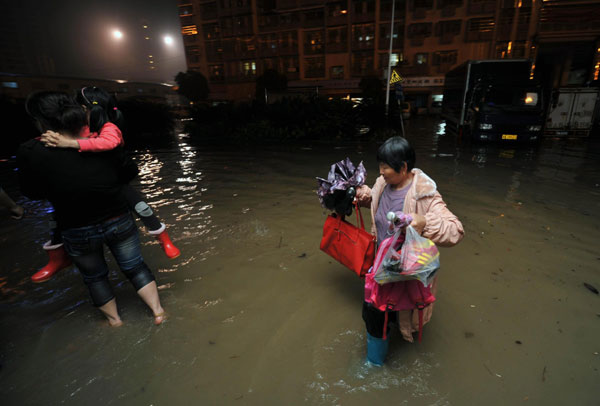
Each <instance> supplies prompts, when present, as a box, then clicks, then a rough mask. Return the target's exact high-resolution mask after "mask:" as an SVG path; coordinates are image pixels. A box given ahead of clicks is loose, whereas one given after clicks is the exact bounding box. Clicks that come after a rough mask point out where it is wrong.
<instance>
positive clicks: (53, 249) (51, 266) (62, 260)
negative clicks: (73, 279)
mask: <svg viewBox="0 0 600 406" xmlns="http://www.w3.org/2000/svg"><path fill="white" fill-rule="evenodd" d="M44 250H45V251H46V252H47V253H48V257H49V259H48V263H47V264H46V266H44V267H43V268H42V269H40V270H39V271H37V272H36V273H34V274H33V275H32V276H31V281H32V282H34V283H41V282H46V281H47V280H49V279H50V278H52V277H53V276H54V274H55V273H57V272H58V271H60V270H61V269H65V268H67V267H69V266H71V258H69V256H68V255H67V253H66V252H65V249H64V248H63V245H62V244H56V245H50V241H48V242H47V243H46V244H44Z"/></svg>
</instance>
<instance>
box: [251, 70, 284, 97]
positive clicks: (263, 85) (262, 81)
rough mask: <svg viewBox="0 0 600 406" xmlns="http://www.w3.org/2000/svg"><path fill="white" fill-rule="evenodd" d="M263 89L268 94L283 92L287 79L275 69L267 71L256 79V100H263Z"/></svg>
mask: <svg viewBox="0 0 600 406" xmlns="http://www.w3.org/2000/svg"><path fill="white" fill-rule="evenodd" d="M265 89H266V90H267V91H268V92H284V91H285V90H286V89H287V77H286V76H285V75H283V74H281V73H279V72H277V71H276V70H275V69H267V70H266V71H265V73H263V74H262V75H260V76H259V77H257V78H256V98H257V99H258V100H265Z"/></svg>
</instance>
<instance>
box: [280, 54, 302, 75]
mask: <svg viewBox="0 0 600 406" xmlns="http://www.w3.org/2000/svg"><path fill="white" fill-rule="evenodd" d="M281 67H282V68H283V71H284V72H286V73H288V74H295V73H296V74H297V73H298V72H299V71H300V69H299V68H300V60H299V59H298V57H297V56H289V57H283V58H281Z"/></svg>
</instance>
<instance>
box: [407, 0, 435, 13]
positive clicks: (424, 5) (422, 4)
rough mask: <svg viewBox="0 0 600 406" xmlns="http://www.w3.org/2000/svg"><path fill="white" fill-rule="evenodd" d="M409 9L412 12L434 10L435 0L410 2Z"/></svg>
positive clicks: (410, 0) (414, 0)
mask: <svg viewBox="0 0 600 406" xmlns="http://www.w3.org/2000/svg"><path fill="white" fill-rule="evenodd" d="M408 7H409V9H410V10H411V11H413V10H415V9H418V8H421V9H431V8H433V0H409V3H408Z"/></svg>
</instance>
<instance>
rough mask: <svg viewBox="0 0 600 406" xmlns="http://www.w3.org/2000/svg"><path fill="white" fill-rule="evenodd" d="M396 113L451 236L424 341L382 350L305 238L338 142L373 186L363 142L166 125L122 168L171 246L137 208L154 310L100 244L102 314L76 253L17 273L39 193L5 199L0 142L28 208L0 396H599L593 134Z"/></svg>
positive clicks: (356, 296)
mask: <svg viewBox="0 0 600 406" xmlns="http://www.w3.org/2000/svg"><path fill="white" fill-rule="evenodd" d="M406 128H407V135H408V136H407V138H408V139H409V141H410V142H411V143H412V144H413V146H414V147H415V149H416V152H417V163H416V166H417V167H419V168H421V169H423V170H424V171H425V172H426V173H427V174H428V175H429V176H431V177H432V178H433V179H434V180H435V181H436V183H437V185H438V189H439V191H440V192H441V193H442V195H443V197H444V200H445V201H446V203H447V204H448V206H449V208H450V210H452V211H453V212H454V213H455V214H456V215H457V216H458V217H459V218H460V219H461V221H462V223H463V225H464V228H465V238H464V240H463V241H462V242H461V243H460V244H459V245H457V246H456V247H453V248H442V249H441V250H440V251H441V265H442V268H441V270H440V272H439V284H438V294H437V303H436V304H435V307H436V310H435V312H434V316H433V319H432V321H431V322H430V323H429V324H428V325H427V326H426V327H425V329H424V334H423V342H422V343H415V344H409V343H407V342H405V341H403V340H402V339H401V337H400V334H399V332H397V331H396V332H395V334H392V337H391V344H390V352H389V354H388V358H387V363H386V365H385V366H384V367H382V368H377V367H371V366H369V365H366V364H365V358H366V337H365V336H366V331H365V327H364V323H363V321H362V318H361V307H362V300H363V283H362V281H361V280H360V279H359V278H357V277H356V276H355V275H354V274H353V273H352V272H351V271H349V270H347V269H345V268H344V267H343V266H342V265H339V264H337V263H336V262H335V261H334V260H332V259H330V258H329V257H328V256H326V255H325V254H324V253H322V252H321V251H320V250H319V242H320V238H321V233H322V227H323V223H324V221H325V215H326V212H325V211H324V210H323V209H322V208H321V207H320V205H319V201H318V198H317V196H316V193H315V192H316V188H317V183H316V181H315V177H316V176H326V175H327V172H328V171H329V166H330V165H331V164H332V163H333V162H335V161H338V160H341V159H343V158H345V157H349V158H350V159H351V160H352V161H353V162H355V163H358V162H359V161H360V160H364V164H365V167H366V169H367V174H368V178H367V183H368V184H369V185H372V184H373V183H374V182H375V179H376V176H377V174H378V172H377V171H378V167H377V162H376V157H375V155H376V150H377V147H378V145H379V144H378V143H360V142H356V143H344V144H342V143H340V145H339V146H337V147H334V146H331V145H329V146H318V145H315V144H306V145H297V146H289V145H280V146H272V147H270V148H267V149H262V150H261V149H256V150H255V149H252V148H247V147H234V146H231V147H229V148H226V147H211V146H206V145H204V144H203V143H202V142H201V141H200V140H198V139H192V138H190V137H189V136H188V135H186V134H175V135H174V136H173V143H172V146H171V147H169V148H163V149H152V150H145V149H138V150H137V151H136V153H135V159H136V161H137V163H138V165H139V167H140V170H141V174H140V177H139V180H138V181H136V182H135V185H136V187H138V189H139V190H140V191H142V192H144V193H145V194H146V195H147V197H148V202H149V203H150V205H151V206H152V207H154V208H155V209H156V210H157V211H158V214H159V216H160V217H161V219H162V220H163V221H164V222H166V223H167V224H168V226H169V230H170V234H171V237H172V238H173V240H174V241H175V243H176V244H177V245H178V246H179V248H181V250H182V255H181V256H180V257H179V258H177V259H175V260H169V259H167V258H166V257H165V256H164V254H163V253H162V251H161V249H160V247H159V246H158V243H157V242H156V241H155V240H154V239H152V238H151V237H150V236H149V235H148V234H147V233H145V232H144V230H143V228H142V227H141V223H140V222H139V221H138V225H139V226H140V233H141V238H142V244H143V247H142V251H143V255H144V257H145V259H146V262H147V263H148V265H149V266H150V268H151V269H153V270H154V271H155V275H156V278H157V283H158V285H159V289H160V294H161V300H162V303H163V306H164V307H165V310H166V311H167V312H168V313H169V315H170V319H169V320H168V322H167V323H165V324H164V325H162V326H159V327H156V326H154V325H153V324H152V320H153V319H152V317H151V314H150V312H149V311H148V310H147V308H146V307H145V306H144V305H143V303H142V302H141V301H140V300H139V298H138V297H137V295H136V294H135V292H134V291H133V289H132V287H131V285H130V284H129V282H127V281H126V280H125V278H124V276H123V275H122V274H121V273H120V272H119V271H118V270H117V269H116V266H115V263H114V261H112V257H110V259H111V261H112V262H110V263H109V266H110V267H111V280H112V283H113V286H115V293H116V297H117V303H118V305H119V310H120V312H121V316H122V318H123V321H124V323H125V324H124V326H123V327H121V328H118V329H111V328H109V327H108V326H107V325H106V322H105V321H104V319H103V317H102V316H101V314H100V312H99V311H98V310H97V309H95V308H94V307H93V306H92V305H91V303H90V299H89V295H88V291H87V288H86V287H85V286H84V284H83V282H82V279H81V276H80V275H79V274H78V272H77V270H76V269H74V268H71V269H68V270H65V271H62V272H61V273H59V274H58V275H57V276H56V277H55V278H54V279H52V280H51V281H49V282H47V283H43V284H32V283H31V282H30V281H29V277H30V276H31V274H32V273H33V272H34V271H35V269H36V268H39V267H41V266H42V265H44V264H45V261H46V258H45V253H44V252H43V250H42V249H41V245H42V244H43V242H44V241H46V240H47V236H48V228H47V221H48V219H49V214H48V213H47V211H48V209H49V206H48V205H47V204H45V203H40V202H31V201H27V200H25V199H23V198H21V197H20V195H19V194H18V188H17V186H16V179H15V178H16V174H15V173H14V172H13V168H14V165H15V163H14V160H9V161H7V162H0V184H1V185H2V186H3V187H4V188H5V189H6V190H7V192H8V193H9V194H11V195H12V196H14V197H16V198H19V200H20V202H21V203H22V204H24V206H25V208H26V211H27V217H26V218H25V219H23V220H22V221H20V222H18V221H14V220H11V219H10V218H8V216H6V215H4V216H2V217H1V218H0V252H1V255H2V261H1V264H0V267H1V268H0V294H1V296H0V317H1V319H0V364H1V365H0V399H2V405H3V406H9V405H61V404H66V405H84V404H91V405H155V406H158V405H188V404H202V405H230V404H231V405H235V404H240V405H297V404H315V405H367V404H394V405H399V404H400V405H404V404H406V405H469V404H482V405H483V404H485V405H514V404H525V405H526V404H534V405H566V404H573V405H598V404H599V402H600V385H598V383H599V382H600V371H599V369H600V355H598V353H599V352H600V296H599V295H597V294H594V293H593V292H591V291H590V290H589V289H587V288H586V287H585V286H584V283H588V284H590V285H592V286H595V287H596V288H598V289H600V272H599V269H600V248H599V247H600V244H599V243H598V241H600V214H599V212H600V142H599V140H598V139H596V140H568V141H565V140H550V139H548V140H544V141H543V143H542V144H541V145H539V146H537V147H518V148H513V147H506V146H505V147H497V146H485V145H484V146H470V145H466V146H457V145H456V143H455V141H454V139H453V138H452V137H451V136H445V135H444V125H443V122H441V121H439V120H437V119H434V118H427V119H425V118H419V119H413V120H411V121H410V122H408V123H407V124H406ZM363 210H364V209H363ZM3 214H5V213H3ZM363 214H364V215H365V217H366V218H367V219H369V218H370V216H368V212H367V211H363ZM368 221H369V222H370V220H368ZM367 228H368V226H367Z"/></svg>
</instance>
